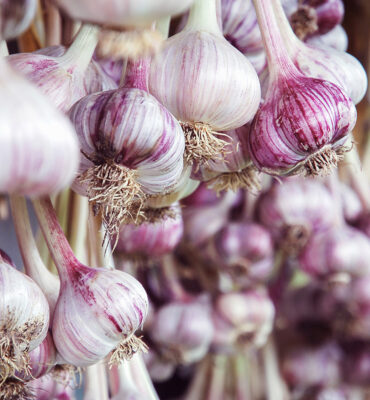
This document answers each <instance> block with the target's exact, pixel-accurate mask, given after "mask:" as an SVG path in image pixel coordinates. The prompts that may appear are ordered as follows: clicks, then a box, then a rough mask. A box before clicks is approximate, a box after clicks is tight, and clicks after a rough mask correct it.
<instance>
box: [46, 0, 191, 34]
mask: <svg viewBox="0 0 370 400" xmlns="http://www.w3.org/2000/svg"><path fill="white" fill-rule="evenodd" d="M54 2H55V3H56V4H57V5H58V6H59V7H60V8H62V9H63V10H64V11H65V12H66V13H67V14H68V15H69V16H70V17H72V18H73V19H77V20H82V21H89V22H95V23H98V24H103V25H108V26H115V27H120V26H127V25H128V26H132V25H134V26H140V25H144V26H146V25H148V24H149V23H151V22H153V21H154V20H156V19H158V18H161V17H165V16H169V15H174V14H180V13H181V12H183V11H185V10H186V9H187V8H189V6H190V5H191V3H192V2H193V0H185V1H182V2H178V1H177V0H150V1H148V0H94V1H91V0H79V1H78V2H76V1H74V0H54Z"/></svg>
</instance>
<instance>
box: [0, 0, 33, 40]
mask: <svg viewBox="0 0 370 400" xmlns="http://www.w3.org/2000/svg"><path fill="white" fill-rule="evenodd" d="M36 8H37V1H36V0H2V1H1V12H0V17H1V37H2V39H4V40H7V39H14V38H16V37H17V36H19V35H20V34H21V33H22V32H23V31H25V30H26V29H27V28H28V26H29V25H30V23H31V22H32V20H33V18H34V16H35V13H36Z"/></svg>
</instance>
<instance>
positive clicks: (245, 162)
mask: <svg viewBox="0 0 370 400" xmlns="http://www.w3.org/2000/svg"><path fill="white" fill-rule="evenodd" d="M249 129H250V125H244V126H242V127H240V128H237V129H235V130H232V131H227V132H226V136H225V138H224V139H223V140H224V141H225V142H226V145H225V155H224V156H223V158H222V159H220V160H211V161H209V162H208V163H206V164H203V165H201V166H200V167H199V170H198V171H197V172H196V173H194V174H193V178H195V179H198V180H200V181H206V182H207V186H208V187H209V188H212V189H213V190H215V191H216V192H221V191H223V190H228V189H231V190H233V191H234V192H236V191H237V190H238V189H248V190H250V191H256V190H259V189H260V182H259V176H258V173H257V170H256V168H255V167H254V165H253V163H252V161H251V159H250V157H249V151H248V140H247V139H248V134H249ZM221 138H222V136H221Z"/></svg>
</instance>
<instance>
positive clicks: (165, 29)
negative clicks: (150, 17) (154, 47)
mask: <svg viewBox="0 0 370 400" xmlns="http://www.w3.org/2000/svg"><path fill="white" fill-rule="evenodd" d="M170 24H171V17H170V16H167V17H163V18H161V19H159V20H158V21H157V23H156V30H157V31H158V32H160V33H161V34H162V36H163V39H167V38H168V35H169V32H170Z"/></svg>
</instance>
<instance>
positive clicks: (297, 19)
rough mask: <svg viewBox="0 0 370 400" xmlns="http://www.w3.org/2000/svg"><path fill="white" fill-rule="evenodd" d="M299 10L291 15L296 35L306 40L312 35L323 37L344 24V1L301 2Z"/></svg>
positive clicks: (305, 0) (312, 0) (318, 0)
mask: <svg viewBox="0 0 370 400" xmlns="http://www.w3.org/2000/svg"><path fill="white" fill-rule="evenodd" d="M297 6H298V7H297V10H296V11H295V12H294V13H292V14H291V15H289V20H290V24H291V26H292V28H293V30H294V32H295V34H296V35H297V36H298V37H299V38H300V39H301V40H304V39H305V38H306V37H309V36H311V35H323V34H325V33H328V32H329V31H330V30H332V29H334V28H335V27H336V26H337V25H339V24H341V23H342V20H343V16H344V5H343V1H342V0H300V1H299V2H298V4H297Z"/></svg>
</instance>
